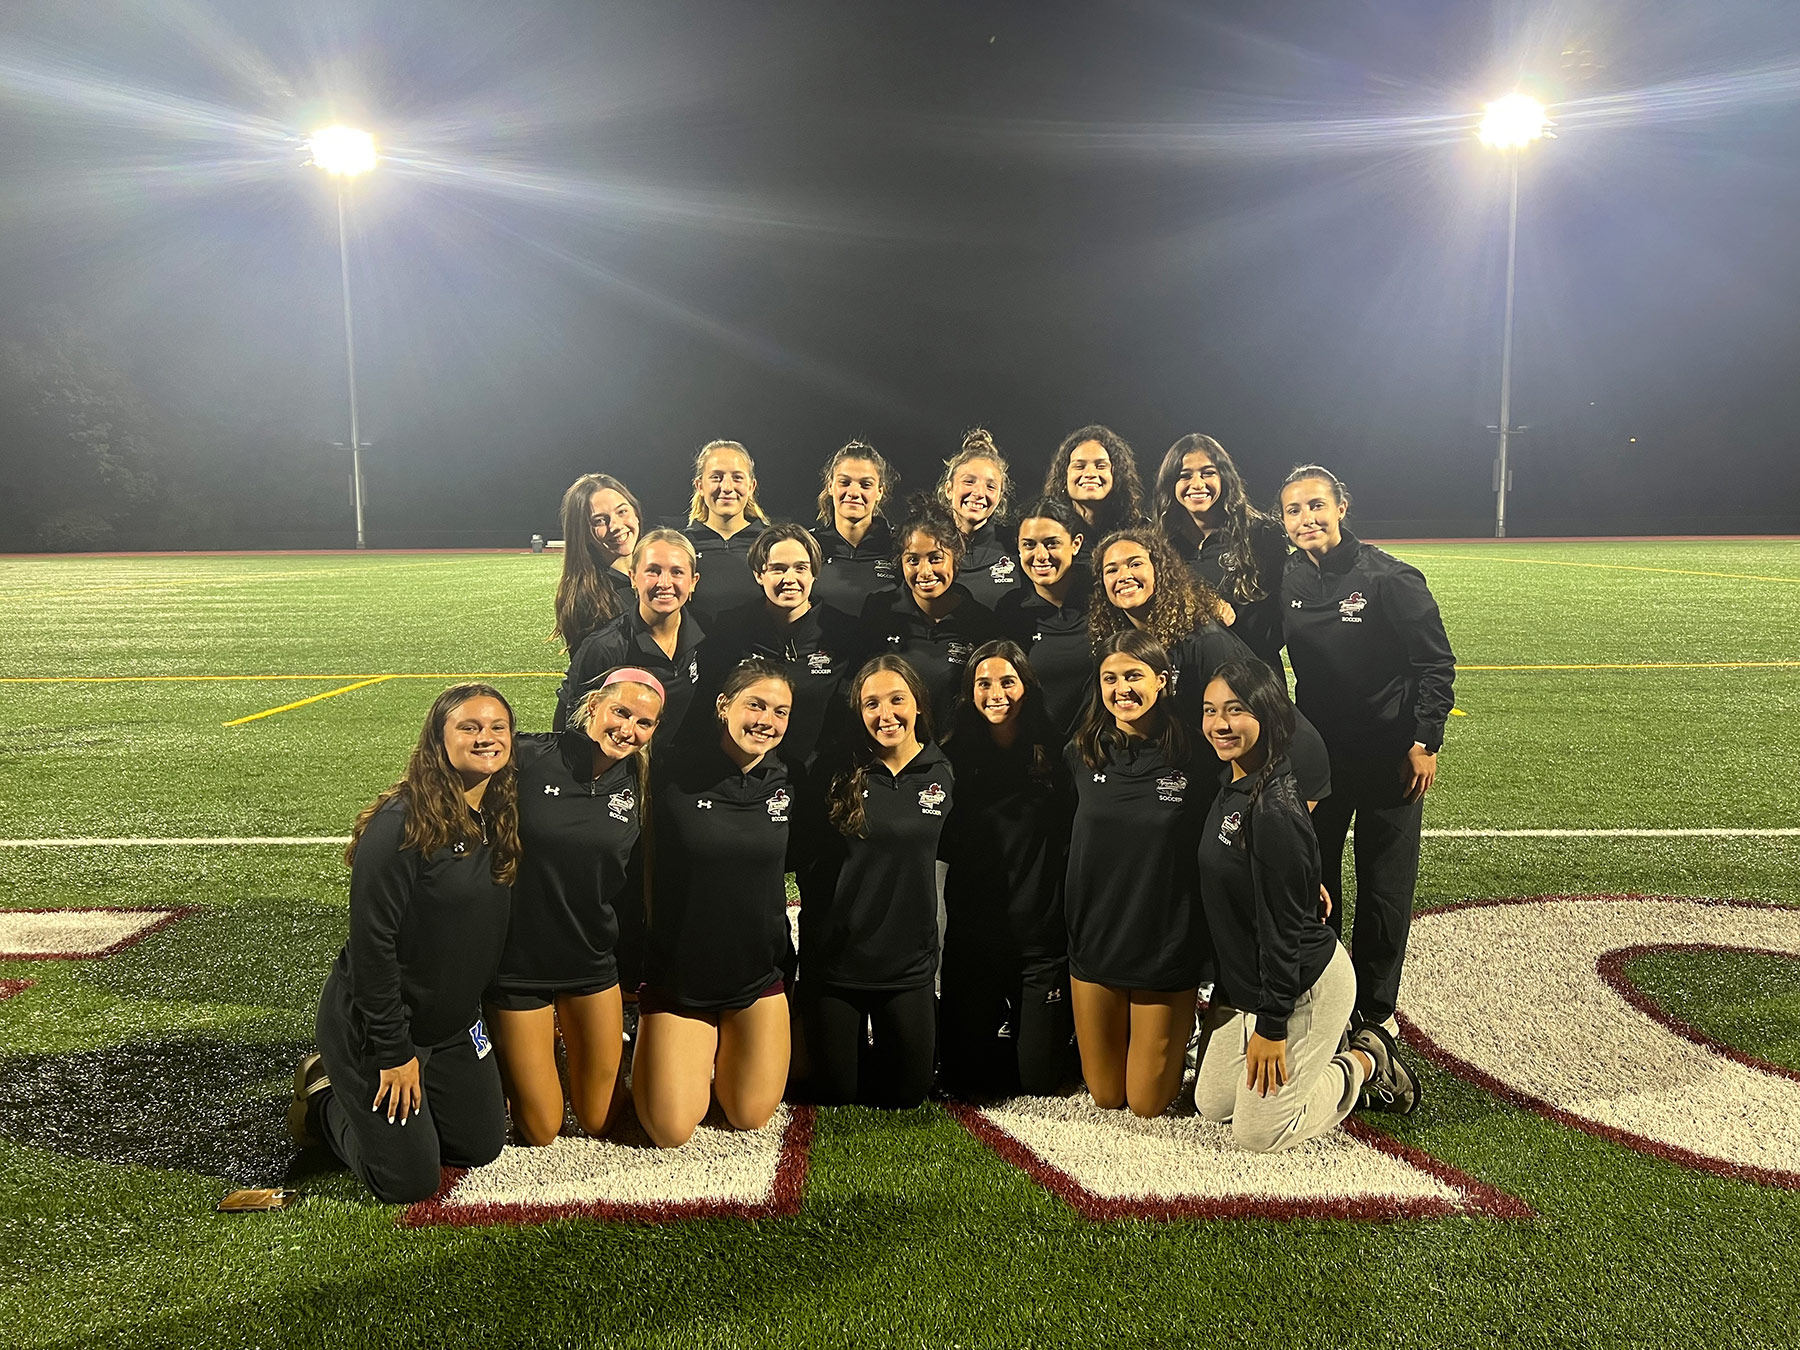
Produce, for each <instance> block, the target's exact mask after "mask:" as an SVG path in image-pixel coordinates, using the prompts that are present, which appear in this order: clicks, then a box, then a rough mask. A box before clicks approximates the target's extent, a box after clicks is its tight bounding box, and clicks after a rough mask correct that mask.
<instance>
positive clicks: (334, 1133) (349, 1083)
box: [318, 975, 506, 1205]
mask: <svg viewBox="0 0 1800 1350" xmlns="http://www.w3.org/2000/svg"><path fill="white" fill-rule="evenodd" d="M475 1018H476V1013H475V1011H474V1009H471V1010H470V1012H469V1021H470V1024H471V1025H473V1024H474V1022H475ZM318 1033H319V1053H320V1054H321V1055H323V1056H324V1058H325V1070H326V1072H327V1073H329V1074H330V1075H331V1090H330V1091H329V1092H328V1093H327V1094H326V1096H325V1100H324V1102H323V1103H321V1105H320V1108H319V1123H320V1125H321V1126H322V1127H323V1128H322V1133H323V1134H324V1136H325V1142H326V1143H327V1144H329V1145H330V1147H331V1151H332V1152H333V1153H335V1154H337V1156H338V1157H339V1158H340V1159H341V1160H342V1161H343V1162H344V1163H345V1164H347V1165H348V1166H349V1168H350V1170H351V1171H352V1172H354V1173H356V1175H357V1176H358V1177H359V1178H360V1179H361V1181H362V1183H363V1185H365V1186H367V1187H368V1188H369V1189H370V1190H371V1191H373V1192H374V1194H375V1198H376V1199H377V1200H380V1201H381V1202H382V1203H384V1204H389V1205H396V1204H398V1205H407V1204H412V1203H414V1202H416V1201H419V1200H429V1199H430V1198H431V1197H432V1196H433V1195H435V1194H437V1189H438V1181H439V1173H438V1169H439V1167H440V1166H444V1167H481V1166H483V1165H485V1164H487V1163H491V1162H492V1161H494V1159H495V1158H498V1157H499V1156H500V1150H501V1148H502V1147H503V1146H504V1145H505V1143H506V1098H505V1095H504V1094H503V1093H502V1091H501V1088H500V1066H499V1062H498V1059H499V1057H498V1056H496V1055H495V1054H493V1053H492V1052H491V1051H484V1050H481V1049H478V1048H477V1047H476V1044H475V1041H474V1039H473V1038H472V1037H471V1036H470V1034H469V1033H468V1032H467V1031H461V1032H458V1033H457V1034H456V1035H455V1036H453V1037H451V1038H450V1039H449V1040H447V1041H444V1042H442V1043H440V1044H438V1045H434V1046H430V1047H421V1048H420V1050H419V1082H420V1088H421V1091H420V1102H421V1105H420V1107H419V1109H418V1110H417V1111H415V1112H414V1113H413V1114H412V1116H411V1117H409V1118H408V1120H407V1123H406V1124H405V1125H401V1124H400V1123H399V1122H398V1121H395V1122H394V1123H392V1124H390V1123H389V1122H388V1118H387V1111H386V1110H385V1109H383V1110H381V1111H372V1110H370V1109H369V1108H370V1103H372V1102H373V1101H374V1100H375V1089H376V1088H377V1087H378V1086H379V1085H380V1083H381V1069H380V1068H379V1067H378V1066H376V1065H374V1064H372V1063H370V1062H369V1061H368V1059H367V1058H366V1057H365V1056H364V1054H363V1053H362V1048H361V1047H360V1046H359V1045H356V1044H354V1041H355V1037H354V1036H353V1034H352V1032H351V1028H350V1016H349V997H348V995H347V993H346V992H345V991H344V990H343V989H342V988H341V987H340V986H339V982H338V980H337V977H336V976H335V975H333V976H332V977H331V978H330V979H328V980H326V982H325V993H324V995H323V997H322V998H321V999H320V1001H319V1018H318Z"/></svg>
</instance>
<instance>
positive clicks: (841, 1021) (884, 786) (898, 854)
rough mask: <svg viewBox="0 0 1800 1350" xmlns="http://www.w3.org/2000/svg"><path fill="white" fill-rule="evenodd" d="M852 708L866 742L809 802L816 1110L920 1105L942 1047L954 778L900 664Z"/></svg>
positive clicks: (804, 888) (869, 670)
mask: <svg viewBox="0 0 1800 1350" xmlns="http://www.w3.org/2000/svg"><path fill="white" fill-rule="evenodd" d="M851 700H852V707H851V714H852V716H853V718H854V719H855V720H856V722H857V723H858V725H859V726H860V735H855V737H854V744H853V747H852V748H851V749H850V750H849V751H848V753H847V754H845V755H843V756H840V757H837V758H835V759H834V760H833V761H830V762H821V763H820V764H818V765H816V766H815V769H814V771H813V774H812V775H811V780H810V783H809V787H808V791H807V794H806V836H805V840H804V843H803V845H802V848H803V850H804V857H803V858H802V859H801V860H800V865H799V866H798V867H797V868H796V873H797V876H798V879H799V882H800V953H801V964H802V968H801V978H800V999H799V1002H800V1015H801V1022H802V1026H803V1027H804V1029H805V1035H806V1048H807V1053H808V1055H809V1056H810V1060H811V1067H812V1077H813V1091H814V1094H815V1095H816V1096H817V1098H818V1100H820V1101H822V1102H831V1103H835V1102H862V1103H865V1104H867V1105H873V1106H892V1107H904V1106H917V1105H918V1104H919V1103H920V1102H922V1101H924V1100H925V1094H926V1093H927V1092H929V1091H930V1090H931V1073H932V1065H933V1060H934V1057H935V1054H936V1049H937V1036H936V1024H937V998H936V994H935V992H934V989H933V984H934V981H935V977H936V975H937V965H938V930H937V854H938V838H939V835H940V833H941V832H942V830H943V827H944V821H945V818H946V817H947V816H948V815H949V814H950V809H951V806H952V804H953V792H954V786H955V782H954V777H953V775H952V773H951V770H950V762H949V760H947V759H946V758H945V757H944V754H943V752H942V751H941V750H940V749H938V747H937V746H936V745H935V744H933V743H932V722H931V712H930V708H929V705H928V703H927V695H926V693H925V687H924V684H923V682H922V681H921V680H920V679H919V676H918V673H917V672H916V671H914V670H913V668H912V667H911V666H909V665H908V664H907V663H906V662H905V661H903V660H901V659H900V658H899V657H896V656H878V657H876V658H875V659H874V660H872V661H870V662H869V663H868V664H866V665H865V666H863V668H862V669H861V670H860V671H858V672H857V675H856V678H855V680H854V681H853V682H852V683H851ZM871 1032H872V1033H873V1043H872V1044H870V1043H869V1042H870V1039H871V1036H870V1033H871Z"/></svg>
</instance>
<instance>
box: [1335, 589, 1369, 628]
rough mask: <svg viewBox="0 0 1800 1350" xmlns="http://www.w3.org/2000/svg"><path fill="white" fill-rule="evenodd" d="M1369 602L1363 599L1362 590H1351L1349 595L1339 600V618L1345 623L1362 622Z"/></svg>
mask: <svg viewBox="0 0 1800 1350" xmlns="http://www.w3.org/2000/svg"><path fill="white" fill-rule="evenodd" d="M1368 603H1369V602H1368V601H1367V600H1365V599H1363V593H1362V592H1361V591H1351V592H1350V594H1349V595H1347V596H1345V597H1344V598H1343V599H1342V600H1340V601H1338V618H1340V619H1342V620H1343V621H1344V622H1345V623H1361V622H1362V612H1363V608H1364V607H1365V606H1366V605H1367V604H1368Z"/></svg>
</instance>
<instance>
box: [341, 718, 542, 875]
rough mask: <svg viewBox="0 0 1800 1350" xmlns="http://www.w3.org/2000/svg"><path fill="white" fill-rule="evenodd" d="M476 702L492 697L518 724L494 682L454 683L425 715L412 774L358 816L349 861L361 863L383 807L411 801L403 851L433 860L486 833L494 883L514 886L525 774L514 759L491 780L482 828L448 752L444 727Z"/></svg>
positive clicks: (346, 858) (484, 799) (475, 841)
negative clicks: (366, 837) (359, 854)
mask: <svg viewBox="0 0 1800 1350" xmlns="http://www.w3.org/2000/svg"><path fill="white" fill-rule="evenodd" d="M472 698H491V699H493V700H495V701H496V702H498V703H499V704H500V706H501V707H502V708H505V709H506V720H507V723H508V725H512V723H513V710H512V704H510V703H508V702H507V701H506V695H504V694H502V693H501V692H500V691H499V690H498V689H496V688H494V687H493V686H492V685H491V684H453V685H451V686H450V687H449V688H448V689H446V690H444V692H443V693H441V694H439V695H438V696H437V698H436V699H435V700H433V701H432V704H431V711H430V712H428V713H426V714H425V725H424V726H423V727H422V728H420V731H419V741H418V744H416V745H415V746H413V752H412V757H411V758H410V759H409V760H407V763H406V774H405V776H404V777H402V778H401V779H400V781H399V782H397V783H395V784H394V785H393V786H391V787H389V788H387V789H385V790H384V791H383V792H382V793H381V795H380V796H378V797H377V798H376V799H375V800H374V801H373V802H371V803H370V804H369V805H367V806H365V807H364V808H363V809H362V810H361V812H359V813H358V814H357V817H356V824H355V825H353V826H352V827H351V829H350V847H348V848H347V849H345V850H344V861H345V862H346V863H354V862H355V861H356V846H357V844H359V843H360V842H361V841H362V837H363V831H364V830H366V829H368V827H369V821H370V820H371V819H373V818H374V815H375V813H376V812H377V811H379V810H380V809H381V808H382V807H384V806H386V805H387V804H388V803H389V802H390V801H392V800H393V799H394V798H396V797H400V798H403V799H405V802H406V831H405V833H404V834H403V835H402V836H401V840H400V846H401V847H402V848H410V849H414V850H416V851H417V852H418V854H419V856H420V857H421V858H428V857H430V856H431V855H432V854H433V853H436V852H437V851H438V850H439V849H441V848H447V847H449V846H450V845H451V844H455V843H463V844H467V845H469V846H470V847H471V848H472V847H474V846H475V845H476V844H479V843H481V841H482V833H483V829H485V831H486V834H487V837H488V839H489V841H490V847H491V849H492V853H493V859H494V865H493V875H494V880H495V881H496V882H498V883H499V884H500V885H502V886H510V885H512V883H513V878H514V877H516V876H517V875H518V872H519V855H520V853H521V852H522V851H523V850H522V848H521V846H520V843H519V791H518V789H519V770H518V767H517V765H516V764H515V763H514V761H513V758H512V756H510V755H509V756H507V760H506V764H505V765H504V766H503V767H502V768H501V769H500V770H499V771H498V772H496V773H495V774H494V775H493V777H491V778H489V779H488V783H487V790H486V791H485V792H484V793H483V794H482V797H481V820H482V827H481V828H478V827H476V826H475V825H473V824H471V823H470V821H469V806H468V802H467V800H466V799H465V798H464V797H463V785H462V779H461V778H460V777H458V776H457V772H456V770H455V769H453V768H451V767H450V755H449V752H448V751H447V750H446V749H445V748H444V725H445V723H447V722H448V721H449V720H450V716H451V714H452V713H454V712H455V711H456V710H457V709H458V708H460V707H461V706H462V705H463V704H465V703H467V702H468V701H469V700H470V699H472Z"/></svg>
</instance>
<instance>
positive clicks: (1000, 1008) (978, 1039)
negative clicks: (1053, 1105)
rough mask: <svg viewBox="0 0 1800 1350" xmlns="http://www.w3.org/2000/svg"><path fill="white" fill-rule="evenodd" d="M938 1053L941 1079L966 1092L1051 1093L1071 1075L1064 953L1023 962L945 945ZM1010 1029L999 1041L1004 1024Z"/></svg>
mask: <svg viewBox="0 0 1800 1350" xmlns="http://www.w3.org/2000/svg"><path fill="white" fill-rule="evenodd" d="M940 994H941V998H942V1003H941V1005H940V1008H939V1012H938V1055H939V1058H940V1060H941V1061H942V1066H943V1072H944V1082H945V1085H946V1086H947V1087H948V1088H949V1089H950V1091H952V1092H956V1093H959V1094H964V1095H970V1096H1009V1095H1011V1094H1013V1093H1016V1092H1025V1093H1029V1094H1030V1095H1032V1096H1034V1097H1049V1096H1055V1095H1057V1094H1058V1093H1060V1092H1062V1091H1063V1090H1064V1089H1065V1088H1067V1087H1068V1085H1069V1084H1070V1083H1071V1082H1072V1081H1073V1080H1074V1078H1075V1074H1076V1072H1077V1067H1078V1066H1077V1061H1076V1058H1075V1052H1074V1049H1073V1048H1072V1047H1073V1042H1074V1037H1075V1017H1074V1013H1073V1011H1072V1009H1071V1008H1070V1006H1069V962H1068V960H1067V958H1054V957H1052V958H1040V959H1035V960H1027V961H1024V962H1017V961H1013V962H1008V961H1005V960H999V961H996V960H992V959H983V954H982V953H980V952H971V953H969V954H968V955H967V956H963V955H961V954H960V953H958V952H957V950H956V945H955V943H954V941H952V942H951V943H949V944H948V945H946V947H945V949H944V977H943V987H942V989H941V991H940ZM1003 1026H1004V1027H1009V1028H1010V1029H1011V1037H1010V1039H1005V1038H1002V1037H1001V1035H1000V1030H1001V1028H1002V1027H1003Z"/></svg>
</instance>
